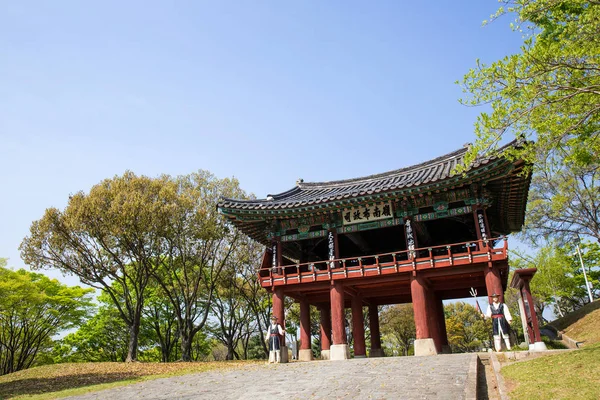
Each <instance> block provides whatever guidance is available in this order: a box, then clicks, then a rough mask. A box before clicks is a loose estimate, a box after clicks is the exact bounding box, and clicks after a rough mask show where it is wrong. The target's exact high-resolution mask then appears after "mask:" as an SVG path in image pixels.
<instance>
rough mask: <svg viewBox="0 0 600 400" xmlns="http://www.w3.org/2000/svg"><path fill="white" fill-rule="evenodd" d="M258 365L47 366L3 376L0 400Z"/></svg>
mask: <svg viewBox="0 0 600 400" xmlns="http://www.w3.org/2000/svg"><path fill="white" fill-rule="evenodd" d="M257 363H258V362H257V361H227V362H225V361H222V362H193V363H183V362H178V363H109V362H105V363H70V364H55V365H44V366H42V367H36V368H31V369H27V370H24V371H19V372H16V373H13V374H9V375H4V376H0V399H38V400H42V399H44V400H46V399H55V398H60V397H66V396H74V395H78V394H84V393H88V392H93V391H97V390H101V389H108V388H111V387H116V386H123V385H128V384H131V383H134V382H139V381H143V380H148V379H156V378H162V377H167V376H176V375H184V374H188V373H193V372H204V371H210V370H215V369H221V370H229V369H232V368H240V367H244V366H250V365H255V364H257ZM263 363H264V361H263Z"/></svg>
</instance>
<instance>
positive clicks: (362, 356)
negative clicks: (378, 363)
mask: <svg viewBox="0 0 600 400" xmlns="http://www.w3.org/2000/svg"><path fill="white" fill-rule="evenodd" d="M354 358H367V356H364V355H358V356H357V355H356V354H355V355H354Z"/></svg>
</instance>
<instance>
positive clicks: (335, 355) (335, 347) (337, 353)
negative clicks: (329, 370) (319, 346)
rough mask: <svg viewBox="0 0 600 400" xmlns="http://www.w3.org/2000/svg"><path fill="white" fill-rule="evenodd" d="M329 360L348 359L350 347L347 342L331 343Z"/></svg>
mask: <svg viewBox="0 0 600 400" xmlns="http://www.w3.org/2000/svg"><path fill="white" fill-rule="evenodd" d="M329 359H330V360H348V359H350V348H349V347H348V345H347V344H332V345H331V347H330V348H329Z"/></svg>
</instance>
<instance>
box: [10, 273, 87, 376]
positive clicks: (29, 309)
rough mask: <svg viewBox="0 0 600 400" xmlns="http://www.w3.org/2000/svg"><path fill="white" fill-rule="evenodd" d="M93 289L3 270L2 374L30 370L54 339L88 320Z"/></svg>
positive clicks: (40, 275)
mask: <svg viewBox="0 0 600 400" xmlns="http://www.w3.org/2000/svg"><path fill="white" fill-rule="evenodd" d="M92 292H93V289H82V288H80V287H79V286H74V287H69V286H66V285H63V284H61V283H60V282H58V281H57V280H56V279H50V278H48V277H46V276H44V275H42V274H37V273H32V272H28V271H25V270H18V271H12V270H9V269H6V268H1V267H0V373H2V374H8V373H11V372H15V371H19V370H22V369H26V368H29V367H30V366H31V365H32V364H33V363H34V362H35V361H36V357H37V356H38V355H39V353H40V351H43V350H45V349H46V348H48V347H49V346H50V345H51V337H52V336H53V335H55V334H57V333H58V332H60V331H62V330H66V329H70V328H73V327H75V326H77V325H79V324H80V323H82V322H83V320H84V319H85V318H87V317H88V315H89V313H90V311H91V309H92V307H93V306H92V301H91V293H92Z"/></svg>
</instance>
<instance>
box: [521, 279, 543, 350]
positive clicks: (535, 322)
mask: <svg viewBox="0 0 600 400" xmlns="http://www.w3.org/2000/svg"><path fill="white" fill-rule="evenodd" d="M522 292H525V297H526V299H527V304H528V306H529V315H531V330H532V331H533V342H535V343H537V342H541V341H542V338H541V336H540V327H539V325H538V320H537V315H536V314H535V305H534V303H533V297H532V296H531V289H529V279H523V290H522Z"/></svg>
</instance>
